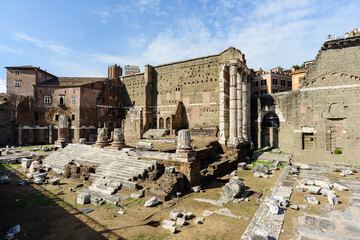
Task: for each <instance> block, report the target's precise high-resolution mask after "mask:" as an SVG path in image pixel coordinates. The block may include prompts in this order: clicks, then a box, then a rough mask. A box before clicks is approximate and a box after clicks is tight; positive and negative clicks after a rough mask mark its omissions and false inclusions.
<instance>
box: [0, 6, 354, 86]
mask: <svg viewBox="0 0 360 240" xmlns="http://www.w3.org/2000/svg"><path fill="white" fill-rule="evenodd" d="M1 8H2V9H3V11H1V15H0V30H1V31H0V56H1V57H0V67H1V68H0V92H5V88H6V84H5V79H6V69H5V68H4V67H5V66H18V65H34V66H40V67H41V68H42V69H46V70H47V71H48V72H50V73H52V74H54V75H56V76H94V77H95V76H107V66H108V65H112V64H115V63H117V64H120V65H121V66H122V67H123V66H124V65H139V66H140V68H141V70H143V66H144V65H145V64H151V65H157V64H162V63H167V62H173V61H178V60H183V59H188V58H194V57H200V56H205V55H210V54H215V53H218V52H221V51H222V50H224V49H226V48H228V47H229V46H234V47H236V48H238V49H240V50H241V52H242V53H244V54H245V57H246V59H247V65H248V67H249V68H254V69H255V70H257V69H258V68H259V67H261V68H262V69H264V70H268V69H269V68H273V67H276V66H279V65H280V66H282V67H284V68H290V67H291V66H292V65H294V64H301V63H302V62H304V61H307V60H311V59H313V58H315V56H316V54H317V52H318V50H319V49H320V47H321V44H322V43H323V41H324V40H325V39H326V38H327V35H328V34H332V35H337V36H343V34H344V33H345V32H349V31H351V30H352V29H353V28H355V27H360V24H359V22H360V21H359V20H360V17H359V4H358V1H357V0H342V1H337V0H327V1H322V0H320V1H314V0H312V1H311V0H286V1H285V0H283V1H280V0H272V1H259V0H251V1H247V0H220V1H214V0H182V1H181V0H166V1H165V0H131V1H130V0H128V1H122V0H118V1H115V0H77V1H74V0H61V1H60V0H57V1H56V0H51V1H49V0H31V1H29V0H2V1H1Z"/></svg>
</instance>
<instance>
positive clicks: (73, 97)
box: [71, 96, 76, 104]
mask: <svg viewBox="0 0 360 240" xmlns="http://www.w3.org/2000/svg"><path fill="white" fill-rule="evenodd" d="M71 103H72V104H75V103H76V96H72V97H71Z"/></svg>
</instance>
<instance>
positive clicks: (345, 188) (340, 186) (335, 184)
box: [333, 183, 349, 191]
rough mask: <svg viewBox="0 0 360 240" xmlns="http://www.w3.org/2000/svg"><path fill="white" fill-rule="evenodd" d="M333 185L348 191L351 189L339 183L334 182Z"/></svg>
mask: <svg viewBox="0 0 360 240" xmlns="http://www.w3.org/2000/svg"><path fill="white" fill-rule="evenodd" d="M333 187H334V188H336V189H337V190H340V191H348V190H349V189H348V188H347V187H345V186H343V185H340V184H338V183H334V184H333Z"/></svg>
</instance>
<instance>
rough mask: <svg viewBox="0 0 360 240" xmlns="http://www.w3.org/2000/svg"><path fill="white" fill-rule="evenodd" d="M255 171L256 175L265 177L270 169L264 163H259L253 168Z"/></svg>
mask: <svg viewBox="0 0 360 240" xmlns="http://www.w3.org/2000/svg"><path fill="white" fill-rule="evenodd" d="M253 172H254V176H255V177H263V176H265V175H266V174H267V173H268V172H269V169H268V168H267V167H266V165H264V164H258V165H256V166H255V167H254V168H253Z"/></svg>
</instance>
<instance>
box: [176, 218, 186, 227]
mask: <svg viewBox="0 0 360 240" xmlns="http://www.w3.org/2000/svg"><path fill="white" fill-rule="evenodd" d="M185 223H186V221H185V219H183V218H178V219H176V225H177V226H179V227H183V226H184V225H185Z"/></svg>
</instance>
